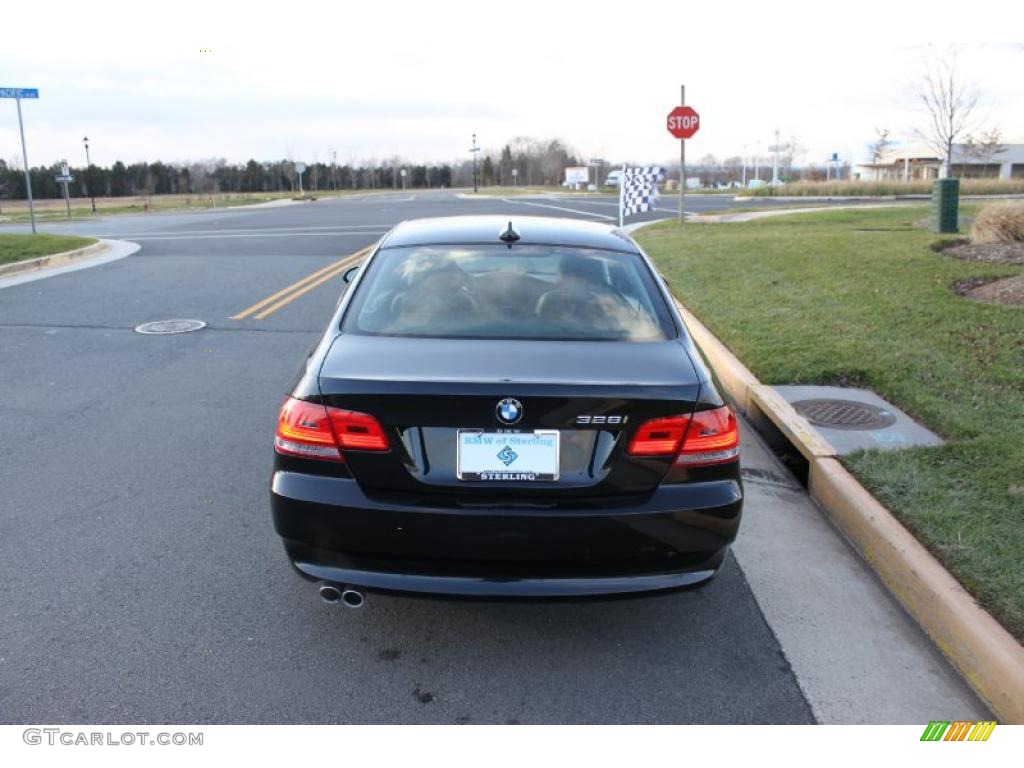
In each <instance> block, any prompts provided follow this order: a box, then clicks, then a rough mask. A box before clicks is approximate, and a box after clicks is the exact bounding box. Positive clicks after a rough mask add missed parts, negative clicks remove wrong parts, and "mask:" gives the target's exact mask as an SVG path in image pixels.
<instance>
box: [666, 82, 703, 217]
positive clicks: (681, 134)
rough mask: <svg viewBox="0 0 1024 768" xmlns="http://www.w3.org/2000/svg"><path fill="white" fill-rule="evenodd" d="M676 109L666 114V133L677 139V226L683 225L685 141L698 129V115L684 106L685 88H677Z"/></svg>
mask: <svg viewBox="0 0 1024 768" xmlns="http://www.w3.org/2000/svg"><path fill="white" fill-rule="evenodd" d="M679 100H680V102H682V103H681V104H680V105H679V106H678V107H676V108H675V109H673V110H672V111H671V112H669V113H668V122H667V127H668V132H669V133H671V134H672V135H673V136H675V137H676V138H677V139H679V224H680V226H682V223H683V212H684V210H685V208H686V140H687V139H689V138H690V137H692V136H693V134H695V133H696V132H697V130H698V129H699V128H700V115H698V114H697V113H696V111H694V109H693V108H692V107H688V106H686V86H685V85H682V86H680V87H679Z"/></svg>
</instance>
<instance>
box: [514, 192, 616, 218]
mask: <svg viewBox="0 0 1024 768" xmlns="http://www.w3.org/2000/svg"><path fill="white" fill-rule="evenodd" d="M501 201H502V202H503V203H512V204H514V205H533V206H536V207H537V208H551V209H552V210H555V211H567V212H568V213H580V214H583V215H584V216H596V217H597V218H599V219H608V220H609V221H618V220H619V217H618V216H606V215H605V214H603V213H594V212H593V211H581V210H579V209H577V208H563V207H562V206H560V205H547V204H545V203H531V202H528V201H526V200H511V199H509V198H507V197H503V198H501Z"/></svg>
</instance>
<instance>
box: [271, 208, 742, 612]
mask: <svg viewBox="0 0 1024 768" xmlns="http://www.w3.org/2000/svg"><path fill="white" fill-rule="evenodd" d="M346 278H348V279H349V284H348V286H347V289H346V291H345V293H344V295H343V296H342V298H341V300H340V301H339V303H338V307H337V311H336V312H335V314H334V316H333V317H332V318H331V321H330V323H329V324H328V326H327V329H326V331H325V333H324V335H323V337H322V338H321V340H320V342H319V343H318V344H317V345H316V346H315V347H314V348H313V350H312V352H311V353H310V355H309V357H308V359H307V360H306V361H305V362H304V364H303V365H302V367H301V369H300V371H299V375H298V377H297V380H296V382H295V385H294V387H293V388H292V391H291V394H290V395H289V396H288V397H286V398H285V400H284V402H283V403H282V405H281V410H280V415H279V418H278V424H277V434H276V437H275V440H274V448H275V453H276V455H275V465H274V471H273V477H272V481H271V503H272V508H273V517H274V524H275V527H276V529H277V532H278V533H279V534H280V536H281V537H282V538H283V539H284V545H285V549H286V551H287V554H288V557H289V558H290V560H291V562H292V564H293V566H294V567H295V568H296V569H297V570H298V572H299V573H300V574H302V575H303V576H305V577H306V578H308V579H311V580H313V581H316V582H318V583H319V591H320V596H321V597H322V598H323V599H324V600H326V601H328V602H337V601H341V602H342V603H343V604H346V605H349V606H352V607H355V606H358V605H361V604H362V602H363V598H364V590H387V591H400V592H418V593H434V594H447V595H468V596H487V597H566V596H585V595H611V594H622V593H633V592H645V591H651V590H662V589H673V588H679V587H687V586H692V585H695V584H699V583H701V582H703V581H706V580H708V579H710V578H711V577H712V576H714V575H715V573H716V572H717V570H718V569H719V567H720V566H721V564H722V561H723V558H724V557H725V554H726V552H727V550H728V546H729V544H730V542H731V541H732V540H733V539H734V538H735V536H736V531H737V528H738V526H739V521H740V510H741V507H742V502H743V488H742V484H741V482H740V472H739V432H738V430H737V423H736V418H735V416H734V415H733V413H732V411H731V410H730V409H729V407H728V406H727V405H726V404H725V402H724V401H723V399H722V397H721V396H720V395H719V393H718V391H717V390H716V388H715V386H714V384H713V382H712V380H711V377H710V375H709V373H708V371H707V369H706V368H705V366H704V364H703V362H702V361H701V358H700V356H699V355H698V353H697V350H696V348H695V346H694V344H693V342H692V341H691V339H690V337H689V335H688V334H687V331H686V328H685V327H684V325H683V322H682V320H681V318H680V316H679V314H678V312H677V311H676V308H675V306H674V305H673V302H672V298H671V295H670V294H669V292H668V289H667V287H666V285H665V283H664V281H663V279H662V278H661V277H660V275H659V273H658V272H657V270H656V269H655V268H654V266H653V265H652V263H651V262H650V260H649V259H648V258H647V256H646V255H645V254H644V253H643V252H642V250H641V249H640V248H639V246H638V245H637V244H636V243H635V242H634V241H633V240H632V239H631V238H630V237H629V236H628V235H626V234H625V233H624V232H622V231H621V230H619V229H614V228H611V227H608V226H606V225H601V224H594V223H590V222H584V221H578V220H568V219H556V218H518V217H517V218H513V219H512V220H511V221H509V219H508V217H505V218H497V217H485V216H466V217H454V218H442V219H424V220H417V221H408V222H405V223H402V224H400V225H398V226H397V227H395V228H394V229H393V230H391V232H389V233H388V234H387V235H385V236H384V237H383V238H382V239H381V241H380V242H379V243H378V245H377V246H376V247H375V248H374V249H373V251H372V253H371V254H370V255H369V256H368V257H367V258H366V260H365V261H364V262H363V263H362V265H361V266H360V267H359V268H358V269H357V270H355V271H354V274H351V275H346Z"/></svg>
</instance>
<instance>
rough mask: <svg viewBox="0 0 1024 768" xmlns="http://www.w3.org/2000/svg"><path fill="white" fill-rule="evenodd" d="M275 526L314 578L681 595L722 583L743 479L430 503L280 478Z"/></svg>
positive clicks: (440, 589) (458, 590) (454, 588)
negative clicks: (637, 491) (608, 495)
mask: <svg viewBox="0 0 1024 768" xmlns="http://www.w3.org/2000/svg"><path fill="white" fill-rule="evenodd" d="M271 501H272V509H273V516H274V525H275V528H276V529H277V532H278V534H280V536H281V537H282V539H284V544H285V549H286V551H287V553H288V556H289V558H290V560H291V562H292V565H293V566H294V567H295V568H296V569H297V570H298V572H299V573H300V574H302V575H303V576H305V577H306V578H309V579H312V580H320V581H328V582H333V583H337V584H345V585H352V586H359V587H363V588H368V589H380V590H389V591H406V592H420V593H433V594H447V595H465V596H478V597H570V596H585V595H615V594H624V593H630V592H647V591H652V590H662V589H678V588H683V587H687V586H692V585H695V584H698V583H700V582H702V581H706V580H707V579H709V578H711V577H712V576H714V574H715V572H716V571H717V569H718V568H719V566H720V565H721V562H722V560H723V558H724V556H725V552H726V551H727V549H728V545H729V543H730V542H731V541H732V540H733V539H734V538H735V536H736V531H737V528H738V526H739V520H740V513H741V507H742V489H741V487H740V484H739V483H738V482H737V481H734V480H716V481H712V482H705V483H689V484H678V485H669V484H666V485H662V486H660V487H659V488H658V489H657V490H655V491H654V492H653V493H651V494H648V495H647V496H645V497H644V498H642V499H614V500H605V499H602V500H597V501H595V500H589V501H582V500H581V501H574V502H569V501H566V502H564V503H561V504H559V505H539V504H538V505H533V506H529V505H525V504H524V505H518V504H517V505H512V504H507V505H486V506H481V505H459V504H452V505H450V506H444V507H442V506H431V503H433V504H437V503H438V502H436V501H434V502H431V500H430V499H429V498H426V499H423V500H422V501H418V502H417V503H416V504H410V503H408V501H407V500H405V501H403V502H399V501H395V500H389V499H382V498H378V497H376V496H369V495H367V494H366V493H364V492H363V490H362V489H361V488H360V486H359V485H358V484H357V483H356V482H355V481H354V480H351V479H345V478H336V477H326V476H321V475H309V474H301V473H297V472H289V471H281V470H279V471H277V472H275V473H274V476H273V480H272V483H271Z"/></svg>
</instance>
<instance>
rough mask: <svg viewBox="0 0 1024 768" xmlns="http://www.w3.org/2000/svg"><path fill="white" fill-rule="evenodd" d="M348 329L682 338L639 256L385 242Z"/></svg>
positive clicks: (353, 307)
mask: <svg viewBox="0 0 1024 768" xmlns="http://www.w3.org/2000/svg"><path fill="white" fill-rule="evenodd" d="M343 328H344V330H345V331H346V332H349V333H358V334H367V335H381V336H423V337H432V338H468V339H573V340H615V341H660V340H664V339H667V338H672V337H674V336H675V329H674V326H673V324H672V321H671V319H670V318H669V315H668V311H667V308H666V306H665V302H664V300H663V299H662V297H661V294H660V293H659V292H658V290H657V289H656V287H655V285H654V279H653V277H652V276H651V273H650V270H649V269H648V268H647V265H646V264H645V263H644V261H643V260H642V259H641V258H640V257H639V256H638V255H636V254H630V253H615V252H611V251H602V250H592V249H585V248H559V247H557V246H539V245H533V246H513V247H512V248H508V247H507V246H504V245H479V246H461V245H460V246H453V245H447V246H416V247H400V248H386V249H383V250H381V251H380V252H379V253H378V254H377V255H376V256H375V257H374V258H373V261H372V262H371V263H370V266H369V269H368V272H367V274H366V276H365V277H364V279H363V280H361V281H360V283H359V286H358V288H357V290H356V294H355V296H354V297H353V300H352V303H351V305H350V306H349V309H348V311H347V312H346V314H345V320H344V324H343Z"/></svg>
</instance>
